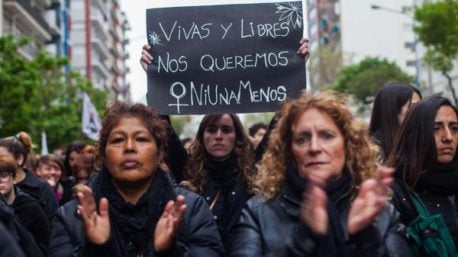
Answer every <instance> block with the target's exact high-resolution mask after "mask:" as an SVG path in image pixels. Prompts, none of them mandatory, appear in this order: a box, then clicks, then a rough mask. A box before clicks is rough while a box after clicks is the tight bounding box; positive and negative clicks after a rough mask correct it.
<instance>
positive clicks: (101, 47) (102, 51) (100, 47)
mask: <svg viewBox="0 0 458 257" xmlns="http://www.w3.org/2000/svg"><path fill="white" fill-rule="evenodd" d="M91 46H92V47H93V49H94V50H95V51H96V52H97V53H98V54H99V55H100V56H102V59H108V58H109V57H110V56H111V55H110V52H109V51H108V47H107V45H105V43H104V42H103V41H102V40H100V39H98V38H95V37H92V38H91Z"/></svg>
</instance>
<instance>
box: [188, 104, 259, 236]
mask: <svg viewBox="0 0 458 257" xmlns="http://www.w3.org/2000/svg"><path fill="white" fill-rule="evenodd" d="M189 153H190V154H189V160H188V164H187V176H188V178H189V182H190V183H191V185H192V186H193V187H194V188H195V189H196V190H197V192H198V193H199V194H200V195H202V196H203V197H204V198H205V199H206V200H207V203H208V205H209V206H210V209H211V211H212V212H213V215H214V219H215V221H216V224H218V229H219V232H220V234H221V238H222V239H223V243H224V244H226V243H227V239H228V237H229V235H230V231H231V229H232V227H233V225H234V224H235V223H236V222H237V220H238V218H239V215H240V212H241V210H242V208H243V207H244V205H245V202H246V201H247V200H248V199H249V198H250V197H251V195H252V194H251V193H250V192H249V189H250V187H251V181H252V177H253V175H254V165H253V158H254V157H253V151H252V149H251V144H250V140H249V138H248V135H247V134H246V132H245V129H244V127H243V125H242V122H241V121H240V119H239V118H238V117H237V115H235V114H231V113H223V114H207V115H205V116H204V118H203V119H202V122H201V123H200V125H199V128H198V130H197V135H196V137H195V139H194V141H193V142H192V144H191V147H190V149H189Z"/></svg>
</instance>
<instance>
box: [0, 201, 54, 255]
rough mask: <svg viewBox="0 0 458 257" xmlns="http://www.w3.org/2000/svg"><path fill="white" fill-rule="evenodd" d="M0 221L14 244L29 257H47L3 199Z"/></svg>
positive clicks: (0, 204) (0, 205)
mask: <svg viewBox="0 0 458 257" xmlns="http://www.w3.org/2000/svg"><path fill="white" fill-rule="evenodd" d="M0 221H1V223H3V225H5V227H6V229H7V230H8V232H9V233H11V235H12V236H13V238H14V239H15V240H14V241H13V242H12V244H16V243H17V244H18V245H19V247H20V248H21V250H22V251H23V253H24V254H25V256H27V257H45V256H46V255H45V253H44V252H43V251H42V250H41V249H40V247H39V246H38V245H37V243H36V242H35V239H34V238H33V237H32V236H31V235H30V233H29V231H27V230H26V229H25V227H24V226H23V224H22V223H21V220H20V219H19V218H18V217H17V216H16V215H15V214H14V210H13V209H12V208H11V207H10V206H8V205H7V204H6V202H5V201H4V199H3V197H1V199H0Z"/></svg>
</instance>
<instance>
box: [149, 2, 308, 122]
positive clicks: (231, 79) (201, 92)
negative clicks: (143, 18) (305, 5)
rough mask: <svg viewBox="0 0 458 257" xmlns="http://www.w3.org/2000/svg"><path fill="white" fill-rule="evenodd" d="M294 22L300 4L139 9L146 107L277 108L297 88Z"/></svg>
mask: <svg viewBox="0 0 458 257" xmlns="http://www.w3.org/2000/svg"><path fill="white" fill-rule="evenodd" d="M215 13H217V14H218V15H215ZM302 20H303V17H302V2H301V1H296V2H279V3H261V4H238V5H217V6H198V7H197V6H194V7H175V8H157V9H149V10H147V34H148V42H149V44H150V46H151V48H153V49H154V51H153V52H151V51H150V48H149V47H144V48H143V51H142V58H141V63H142V66H143V68H144V69H145V68H146V67H147V66H148V65H147V64H148V63H151V66H150V67H148V69H146V70H148V96H147V99H148V105H150V106H153V107H154V108H155V109H157V110H158V111H159V113H161V114H203V113H209V112H212V113H213V112H264V111H275V110H277V109H278V106H279V104H281V103H282V102H283V101H285V100H286V98H288V97H295V96H297V95H299V93H300V91H302V90H303V89H305V83H306V82H305V61H304V58H301V57H300V56H298V55H297V54H296V53H299V54H301V55H303V56H304V57H305V59H306V58H307V57H308V55H309V49H308V40H307V39H302V40H301V37H302V34H303V26H302ZM298 42H300V44H301V46H300V47H299V49H298V45H297V44H298ZM151 54H152V55H151ZM152 92H154V94H153V93H152Z"/></svg>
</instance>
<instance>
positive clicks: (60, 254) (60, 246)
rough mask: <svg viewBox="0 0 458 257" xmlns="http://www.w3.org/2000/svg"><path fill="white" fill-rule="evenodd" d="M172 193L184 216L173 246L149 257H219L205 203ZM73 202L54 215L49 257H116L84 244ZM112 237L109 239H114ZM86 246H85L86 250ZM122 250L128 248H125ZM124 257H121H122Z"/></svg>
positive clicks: (189, 195)
mask: <svg viewBox="0 0 458 257" xmlns="http://www.w3.org/2000/svg"><path fill="white" fill-rule="evenodd" d="M174 191H175V193H176V194H177V195H178V194H181V195H183V196H184V197H185V201H186V206H187V208H186V212H185V217H184V218H183V221H182V223H181V228H180V232H179V234H178V235H177V238H176V240H175V244H174V245H173V246H172V247H171V248H172V249H170V250H169V251H167V252H166V253H162V254H157V253H156V254H154V255H153V253H152V254H151V255H148V256H144V257H151V256H156V257H158V256H168V257H175V256H176V257H178V256H180V257H201V256H202V257H204V256H205V257H207V256H208V257H220V256H223V254H224V249H223V246H222V243H221V239H220V237H219V234H218V230H217V227H216V224H215V222H214V221H213V218H212V215H211V213H210V210H209V209H208V205H207V204H206V203H205V201H204V200H203V199H202V198H201V197H200V196H198V195H197V194H194V193H192V192H190V191H187V190H185V189H183V188H180V187H177V186H174ZM77 204H78V202H77V200H72V201H70V202H68V203H66V204H65V205H63V206H62V207H60V208H59V209H58V211H57V213H56V218H55V219H54V222H53V225H52V228H53V230H52V234H51V243H50V247H49V250H50V256H51V257H76V256H85V257H87V256H97V257H103V256H110V257H113V256H119V255H120V253H119V252H117V251H116V250H113V249H116V248H117V247H119V246H113V247H110V245H103V246H95V245H89V244H87V243H86V241H85V237H84V232H83V227H82V221H81V218H80V215H79V214H78V212H77V208H76V207H77ZM116 236H117V235H116V234H112V235H111V237H116ZM88 245H89V246H88ZM126 247H129V246H128V244H127V246H126ZM88 248H90V250H88ZM123 257H125V256H123Z"/></svg>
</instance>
